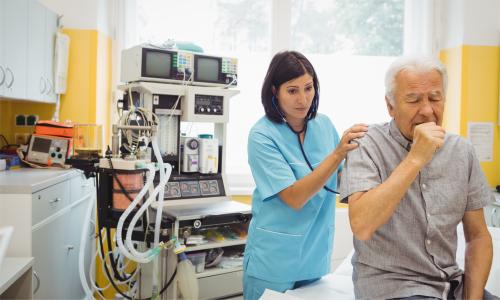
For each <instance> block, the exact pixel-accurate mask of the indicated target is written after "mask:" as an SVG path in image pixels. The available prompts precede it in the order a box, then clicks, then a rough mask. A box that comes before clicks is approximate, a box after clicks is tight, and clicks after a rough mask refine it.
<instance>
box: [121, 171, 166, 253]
mask: <svg viewBox="0 0 500 300" xmlns="http://www.w3.org/2000/svg"><path fill="white" fill-rule="evenodd" d="M168 166H169V167H170V165H168ZM171 170H172V167H170V171H171ZM161 173H162V171H160V174H161ZM165 179H167V180H168V178H167V177H164V181H160V183H159V184H158V186H156V188H155V189H154V191H153V193H152V194H151V195H150V196H149V198H148V199H147V200H146V202H144V203H142V205H141V207H140V208H139V210H138V211H137V213H136V214H135V215H134V217H133V218H132V220H131V221H130V224H129V226H128V229H127V235H126V238H125V245H126V247H128V249H130V253H131V254H132V255H133V256H135V257H139V258H147V259H149V260H148V262H150V261H151V260H153V258H154V255H152V254H151V251H150V250H148V251H146V252H139V251H137V250H135V248H134V244H133V243H132V232H133V231H134V228H135V225H136V224H137V221H139V218H140V217H141V216H142V214H143V213H144V211H145V210H146V209H148V207H149V206H150V205H151V203H153V201H154V200H155V199H156V196H157V195H158V194H159V193H160V190H164V189H165V184H166V183H167V181H166V180H165ZM131 205H132V204H131ZM129 207H130V206H129ZM160 221H161V215H160ZM155 228H156V226H155ZM155 230H156V229H155ZM155 235H156V232H155ZM158 235H159V227H158ZM119 238H120V237H119V236H117V240H119ZM154 246H155V247H156V246H157V244H155V245H154Z"/></svg>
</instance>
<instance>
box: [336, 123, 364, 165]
mask: <svg viewBox="0 0 500 300" xmlns="http://www.w3.org/2000/svg"><path fill="white" fill-rule="evenodd" d="M367 131H368V125H366V124H354V125H353V126H351V127H350V128H349V129H347V130H346V131H344V133H343V134H342V138H341V139H340V143H339V144H338V145H337V148H335V152H337V153H338V154H339V155H340V156H341V157H342V158H345V156H346V155H347V152H349V151H351V150H352V149H355V148H356V147H358V143H356V139H358V138H361V137H363V136H364V135H365V133H366V132H367Z"/></svg>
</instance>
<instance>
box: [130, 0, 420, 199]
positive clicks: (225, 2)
mask: <svg viewBox="0 0 500 300" xmlns="http://www.w3.org/2000/svg"><path fill="white" fill-rule="evenodd" d="M409 1H410V2H411V3H413V6H412V7H413V10H418V8H417V9H415V8H416V6H418V4H417V3H420V2H421V1H420V2H419V0H406V1H405V0H374V1H366V0H271V1H270V0H252V1H250V0H206V1H195V0H184V1H173V0H169V1H167V0H138V1H137V22H136V24H135V28H134V29H135V32H137V40H136V42H137V43H143V42H150V43H154V44H161V43H163V42H165V41H167V40H168V39H174V40H177V41H189V42H193V43H195V44H197V45H199V46H201V47H202V48H203V49H204V50H205V53H208V54H218V55H227V56H234V57H237V58H238V73H239V81H238V89H239V90H240V91H241V93H240V94H239V95H237V96H236V97H234V98H233V99H232V100H231V105H230V109H231V111H230V122H229V124H228V143H227V145H226V146H227V157H226V172H227V175H228V176H227V177H228V178H229V184H230V187H231V192H232V193H233V194H248V193H251V191H252V189H253V180H252V177H251V174H250V168H249V166H248V163H247V137H248V132H249V130H250V128H251V127H252V125H253V124H254V123H255V122H256V121H257V120H258V119H259V118H260V117H262V116H263V115H264V110H263V108H262V105H261V101H260V90H261V84H262V82H263V80H264V76H265V73H266V71H267V67H268V64H269V61H270V59H271V57H272V55H273V54H274V53H272V52H273V51H274V50H275V49H295V50H298V51H301V52H302V53H304V54H305V55H306V56H307V57H308V58H309V59H310V60H311V61H312V63H313V65H314V67H315V68H316V71H317V73H318V76H319V80H320V86H321V90H320V92H321V98H320V99H321V100H320V109H319V111H320V112H321V113H323V114H326V115H328V116H329V117H330V118H331V120H332V121H333V123H334V124H335V126H336V127H337V130H338V131H339V133H342V132H343V131H344V130H345V129H347V128H348V127H349V126H351V125H352V124H354V123H359V122H363V123H377V122H384V121H387V120H388V119H389V116H388V114H387V110H386V108H385V103H384V74H385V70H386V69H387V67H388V65H389V64H390V63H391V62H392V61H393V60H394V58H395V56H398V55H401V54H403V52H404V51H403V48H404V42H405V39H404V37H405V36H404V34H405V32H407V30H406V29H407V28H405V26H404V24H405V17H408V15H410V16H411V12H410V14H408V13H409V12H408V5H407V3H409ZM414 19H415V18H413V21H415V20H414ZM412 26H413V27H418V26H419V24H418V22H416V23H415V22H413V24H412ZM128 46H132V45H128ZM405 50H406V49H405Z"/></svg>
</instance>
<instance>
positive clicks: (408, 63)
mask: <svg viewBox="0 0 500 300" xmlns="http://www.w3.org/2000/svg"><path fill="white" fill-rule="evenodd" d="M404 70H411V71H416V72H418V73H425V72H429V71H433V70H436V71H438V72H439V74H441V78H442V79H443V92H444V93H446V87H447V85H448V74H447V73H446V67H445V66H444V65H443V64H442V63H441V62H440V61H439V59H437V58H435V57H432V56H402V57H400V58H397V59H396V60H395V61H394V62H393V63H392V64H391V65H390V67H389V69H387V72H386V73H385V96H386V97H387V99H389V102H390V103H391V104H392V105H394V103H395V97H396V96H395V94H394V92H395V90H396V76H397V75H398V74H399V72H401V71H404ZM443 96H444V95H443Z"/></svg>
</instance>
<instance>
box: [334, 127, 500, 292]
mask: <svg viewBox="0 0 500 300" xmlns="http://www.w3.org/2000/svg"><path fill="white" fill-rule="evenodd" d="M358 143H359V147H357V148H356V149H354V150H352V151H350V152H349V153H348V155H347V159H346V163H345V166H344V171H343V172H342V177H341V184H340V190H339V192H340V197H341V199H345V198H347V197H349V196H350V195H352V194H353V193H356V192H361V191H368V190H370V189H373V188H375V187H377V186H378V185H380V184H381V183H382V182H384V181H385V180H387V178H388V177H389V176H390V175H391V173H392V172H393V170H394V169H395V168H396V167H397V166H398V165H399V164H400V163H401V161H402V160H403V159H404V158H405V157H406V156H407V155H408V151H409V149H411V142H409V141H408V140H407V139H406V138H405V137H404V136H403V135H402V134H401V132H400V131H399V129H398V128H397V126H396V123H395V122H394V120H392V121H391V122H390V123H385V124H377V125H372V126H370V127H369V130H368V132H367V134H366V135H365V136H364V137H363V138H361V139H359V140H358ZM381 200H382V199H381ZM493 201H494V196H493V193H492V191H491V189H490V187H489V186H488V184H487V182H486V179H485V177H484V174H483V172H482V171H481V168H480V165H479V161H478V160H477V158H476V156H475V153H474V149H473V147H472V146H471V144H470V143H469V142H467V141H466V140H464V139H462V138H461V137H459V136H457V135H454V134H446V137H445V143H444V146H443V147H442V148H441V149H439V150H438V151H437V152H436V154H435V155H434V157H433V159H432V160H431V162H430V163H429V164H427V165H426V166H425V167H424V168H423V169H422V170H421V171H420V173H419V175H418V176H417V178H416V179H415V181H414V182H413V183H412V184H411V186H410V188H409V189H408V191H407V192H406V194H405V195H404V197H403V199H402V200H401V202H400V203H399V205H398V207H397V208H396V211H395V212H394V214H393V216H392V217H391V218H390V219H389V221H388V222H387V223H386V224H384V225H383V226H381V227H380V228H379V229H377V231H375V233H374V234H373V236H372V238H371V239H370V240H368V241H366V242H365V241H360V240H358V239H356V238H354V249H355V254H354V256H353V258H352V264H353V267H354V272H353V281H354V287H355V295H356V298H360V299H377V298H384V299H387V298H399V297H409V296H412V295H422V296H430V297H437V298H443V297H444V298H446V296H447V294H448V291H449V289H450V283H449V282H450V281H451V280H458V281H459V282H460V286H459V288H457V290H456V292H455V295H461V293H462V284H461V280H462V279H461V278H462V274H463V271H462V270H460V269H459V267H458V265H457V263H456V251H457V232H456V228H457V225H458V224H459V223H460V222H461V221H462V218H463V216H464V213H465V212H466V211H469V210H477V209H480V208H482V207H484V206H486V205H487V204H489V203H490V202H493Z"/></svg>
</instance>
